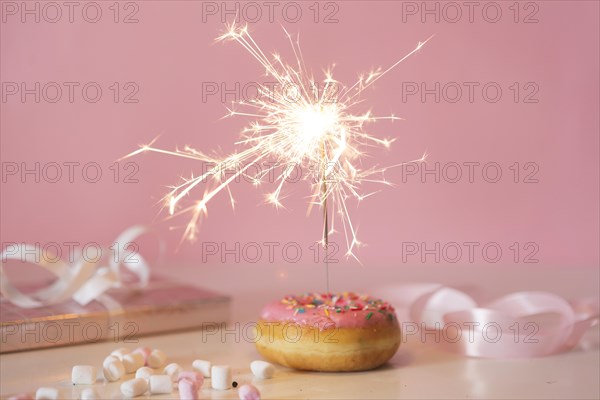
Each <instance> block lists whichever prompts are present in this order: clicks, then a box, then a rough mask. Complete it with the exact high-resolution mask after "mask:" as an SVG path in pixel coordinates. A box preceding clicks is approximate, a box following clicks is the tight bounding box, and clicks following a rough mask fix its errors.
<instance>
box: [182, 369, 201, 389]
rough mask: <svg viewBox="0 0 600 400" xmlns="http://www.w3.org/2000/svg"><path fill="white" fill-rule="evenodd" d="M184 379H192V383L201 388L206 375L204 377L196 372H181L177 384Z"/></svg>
mask: <svg viewBox="0 0 600 400" xmlns="http://www.w3.org/2000/svg"><path fill="white" fill-rule="evenodd" d="M182 379H190V380H192V381H195V382H196V383H197V384H198V386H199V387H202V384H204V375H202V374H201V373H200V372H196V371H182V372H180V373H179V376H178V377H177V382H179V381H180V380H182Z"/></svg>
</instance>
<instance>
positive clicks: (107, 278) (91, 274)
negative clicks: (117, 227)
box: [0, 226, 164, 309]
mask: <svg viewBox="0 0 600 400" xmlns="http://www.w3.org/2000/svg"><path fill="white" fill-rule="evenodd" d="M148 232H149V230H148V228H146V227H144V226H133V227H131V228H128V229H126V230H125V231H124V232H122V233H121V234H120V235H119V236H118V237H117V239H116V240H115V242H116V243H117V245H119V246H120V245H122V246H123V249H125V248H126V247H127V246H128V245H130V244H132V243H134V242H133V241H134V240H135V239H136V238H138V237H139V236H142V235H144V234H146V233H148ZM163 247H164V244H163V243H162V242H161V243H160V253H161V254H162V253H163V251H164V248H163ZM107 253H108V252H103V253H102V256H101V257H99V258H98V260H93V261H90V260H86V258H85V257H84V256H83V254H80V255H79V256H78V257H77V258H76V259H75V260H74V262H72V263H67V262H64V261H62V260H57V261H56V262H48V261H46V260H45V259H44V257H42V254H41V249H39V248H36V249H35V251H32V250H31V249H29V250H28V249H27V245H18V244H13V245H11V248H10V249H9V248H6V249H4V251H3V252H2V254H0V293H1V294H2V296H4V298H5V299H7V300H8V301H10V302H11V303H13V304H15V305H17V306H19V307H21V308H38V307H44V306H50V305H54V304H59V303H63V302H65V301H67V300H69V299H73V300H74V301H76V302H77V303H78V304H80V305H82V306H85V305H87V304H88V303H90V302H91V301H93V300H98V301H100V302H101V303H103V304H104V305H105V306H106V307H107V308H109V309H115V308H118V307H119V306H118V304H117V303H116V302H115V301H114V300H112V299H111V298H110V297H108V296H107V295H106V294H105V292H106V291H107V290H108V289H111V288H116V287H123V286H124V284H125V282H124V280H123V274H122V270H121V267H124V268H125V269H126V270H127V271H129V272H131V273H133V275H135V276H136V278H137V281H138V282H137V284H130V285H128V286H129V287H131V288H132V289H133V288H138V289H141V288H144V287H146V286H147V285H148V281H149V280H150V268H149V266H148V263H147V262H146V260H145V259H144V258H143V257H142V256H141V255H140V254H139V253H138V252H135V251H134V252H129V253H126V252H125V251H117V252H114V254H115V255H116V257H107V256H106V254H107ZM27 255H30V256H31V255H34V256H35V257H36V260H40V261H35V262H33V261H30V260H28V258H27ZM8 260H19V261H22V262H27V263H30V264H33V265H37V266H39V267H41V268H44V269H45V270H47V271H49V272H50V273H52V274H53V275H54V276H56V278H57V279H56V280H55V281H54V282H53V283H52V284H51V285H49V286H48V287H45V288H43V289H40V290H37V291H36V292H34V293H31V294H25V293H23V292H21V291H20V290H19V289H17V288H16V287H15V286H14V285H12V284H11V283H10V281H9V280H8V276H7V274H6V273H5V271H4V263H5V262H6V261H8ZM106 264H107V265H106Z"/></svg>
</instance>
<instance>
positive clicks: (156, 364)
mask: <svg viewBox="0 0 600 400" xmlns="http://www.w3.org/2000/svg"><path fill="white" fill-rule="evenodd" d="M166 362H167V355H166V354H165V353H163V352H162V351H160V350H158V349H154V350H152V353H150V355H149V356H148V358H147V360H146V364H148V366H149V367H152V368H160V367H162V366H163V365H165V363H166Z"/></svg>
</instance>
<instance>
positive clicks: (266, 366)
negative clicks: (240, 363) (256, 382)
mask: <svg viewBox="0 0 600 400" xmlns="http://www.w3.org/2000/svg"><path fill="white" fill-rule="evenodd" d="M250 370H251V371H252V373H253V374H254V376H256V377H257V378H261V379H270V378H272V377H273V375H275V367H274V366H273V364H271V363H268V362H266V361H262V360H256V361H252V362H251V363H250Z"/></svg>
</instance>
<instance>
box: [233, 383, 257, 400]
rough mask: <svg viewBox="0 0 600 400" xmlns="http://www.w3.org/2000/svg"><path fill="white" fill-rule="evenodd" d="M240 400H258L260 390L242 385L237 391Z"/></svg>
mask: <svg viewBox="0 0 600 400" xmlns="http://www.w3.org/2000/svg"><path fill="white" fill-rule="evenodd" d="M238 396H239V397H240V400H260V392H259V391H258V389H257V388H256V387H255V386H252V385H242V386H241V387H240V389H239V391H238Z"/></svg>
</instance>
